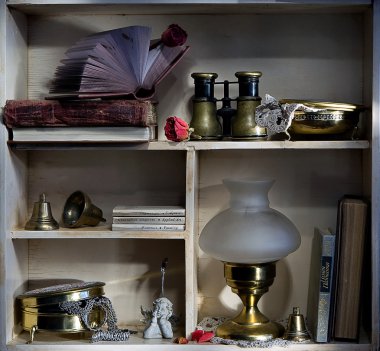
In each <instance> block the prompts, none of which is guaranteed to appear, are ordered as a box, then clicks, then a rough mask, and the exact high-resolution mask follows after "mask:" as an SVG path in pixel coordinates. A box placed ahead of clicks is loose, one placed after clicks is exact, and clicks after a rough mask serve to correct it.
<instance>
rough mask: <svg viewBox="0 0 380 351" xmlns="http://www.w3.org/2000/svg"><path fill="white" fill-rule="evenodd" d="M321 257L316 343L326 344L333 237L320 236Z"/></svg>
mask: <svg viewBox="0 0 380 351" xmlns="http://www.w3.org/2000/svg"><path fill="white" fill-rule="evenodd" d="M321 244H322V255H321V265H320V284H319V300H318V320H317V329H316V335H315V341H316V342H328V341H329V339H330V336H329V320H330V307H331V293H332V289H331V287H332V282H333V281H332V279H333V271H334V269H333V267H334V253H335V235H333V234H322V242H321Z"/></svg>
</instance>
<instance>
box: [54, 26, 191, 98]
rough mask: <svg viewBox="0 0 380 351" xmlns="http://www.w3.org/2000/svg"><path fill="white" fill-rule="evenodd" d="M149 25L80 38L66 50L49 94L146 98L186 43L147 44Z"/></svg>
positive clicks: (82, 96) (150, 94)
mask: <svg viewBox="0 0 380 351" xmlns="http://www.w3.org/2000/svg"><path fill="white" fill-rule="evenodd" d="M151 32H152V30H151V28H150V27H146V26H138V25H136V26H129V27H124V28H117V29H112V30H109V31H105V32H99V33H95V34H92V35H89V36H87V37H84V38H82V39H80V40H79V41H78V42H77V43H76V44H74V45H73V46H72V47H71V48H69V49H68V50H67V51H66V58H65V59H63V60H62V61H61V63H62V65H60V66H58V67H57V69H56V72H55V76H54V79H53V81H52V86H51V89H50V94H51V95H50V96H51V97H53V98H60V97H76V98H93V97H106V96H126V95H133V96H134V97H135V98H149V97H151V96H153V94H154V92H155V86H156V85H157V84H158V83H159V82H160V81H161V80H162V79H163V78H164V77H165V76H166V75H167V74H168V73H169V72H170V71H171V70H172V69H173V67H174V66H175V64H176V63H177V62H178V61H179V60H180V59H181V58H182V57H183V55H184V54H185V53H186V51H187V50H188V49H189V47H188V46H184V45H177V46H167V45H165V44H164V43H157V41H156V42H155V44H154V45H151Z"/></svg>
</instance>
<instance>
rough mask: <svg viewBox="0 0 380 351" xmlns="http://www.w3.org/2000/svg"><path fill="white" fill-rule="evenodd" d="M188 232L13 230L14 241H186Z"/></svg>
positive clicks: (63, 229)
mask: <svg viewBox="0 0 380 351" xmlns="http://www.w3.org/2000/svg"><path fill="white" fill-rule="evenodd" d="M188 235H189V234H188V232H187V231H186V230H185V231H173V232H164V231H162V232H161V231H125V230H123V231H122V230H120V231H119V230H111V229H110V226H97V227H94V228H91V229H89V228H88V227H84V228H76V229H68V228H60V229H58V230H48V231H35V230H22V229H20V230H13V231H11V237H12V239H186V238H187V237H188Z"/></svg>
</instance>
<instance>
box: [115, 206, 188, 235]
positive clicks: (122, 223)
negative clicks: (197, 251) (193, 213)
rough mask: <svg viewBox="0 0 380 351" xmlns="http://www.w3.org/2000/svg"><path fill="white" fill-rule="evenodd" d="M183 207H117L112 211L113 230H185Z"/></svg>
mask: <svg viewBox="0 0 380 351" xmlns="http://www.w3.org/2000/svg"><path fill="white" fill-rule="evenodd" d="M185 222H186V217H185V208H184V207H182V206H116V207H115V208H114V209H113V211H112V230H130V231H181V230H185Z"/></svg>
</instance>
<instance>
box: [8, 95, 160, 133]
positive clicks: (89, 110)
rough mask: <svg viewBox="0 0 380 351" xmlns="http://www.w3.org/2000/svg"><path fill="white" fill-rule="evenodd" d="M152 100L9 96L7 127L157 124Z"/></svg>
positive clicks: (144, 125)
mask: <svg viewBox="0 0 380 351" xmlns="http://www.w3.org/2000/svg"><path fill="white" fill-rule="evenodd" d="M156 105H157V104H156V103H155V102H152V101H150V100H144V101H138V100H123V99H116V100H100V99H97V100H8V101H7V102H6V104H5V107H4V114H3V119H4V124H5V125H6V127H8V128H10V129H12V128H20V127H66V126H70V127H84V126H86V127H87V126H139V127H146V126H150V125H155V124H157V113H156Z"/></svg>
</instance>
